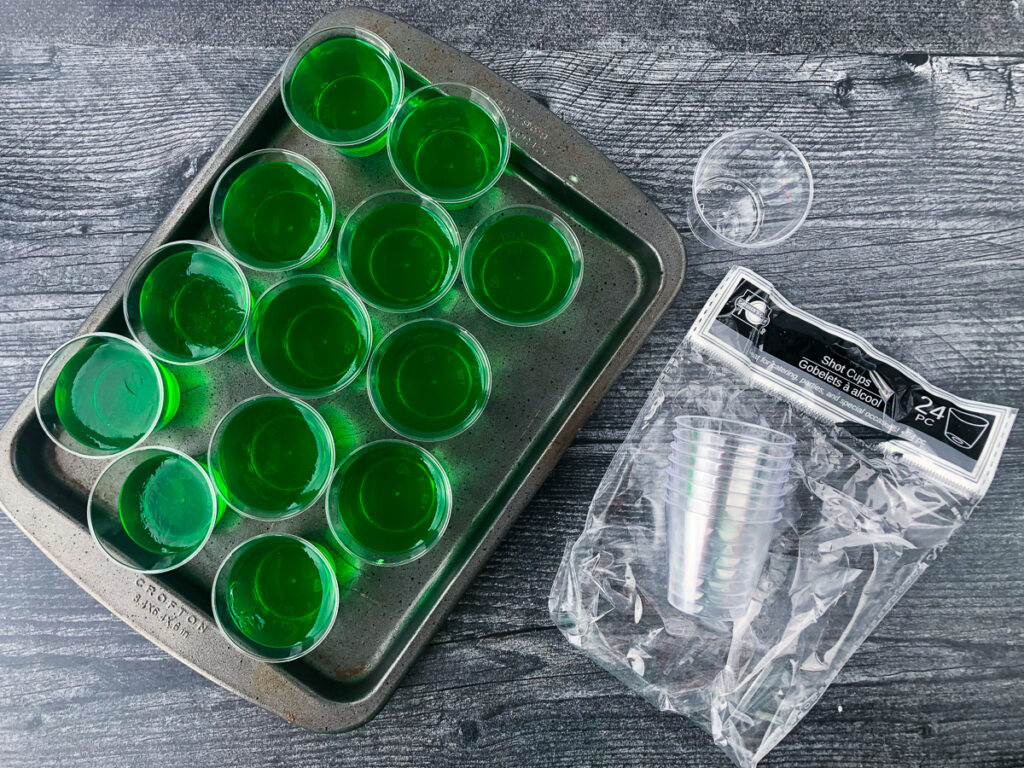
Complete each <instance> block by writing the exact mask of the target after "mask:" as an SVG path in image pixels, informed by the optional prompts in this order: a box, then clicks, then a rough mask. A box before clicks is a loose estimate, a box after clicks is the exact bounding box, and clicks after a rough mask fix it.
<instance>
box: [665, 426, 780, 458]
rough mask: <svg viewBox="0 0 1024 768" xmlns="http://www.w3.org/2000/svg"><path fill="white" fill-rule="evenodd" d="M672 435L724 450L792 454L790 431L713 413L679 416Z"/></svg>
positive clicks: (687, 441) (680, 440)
mask: <svg viewBox="0 0 1024 768" xmlns="http://www.w3.org/2000/svg"><path fill="white" fill-rule="evenodd" d="M675 425H676V426H675V429H674V430H673V431H672V436H673V437H674V438H675V440H676V441H677V442H686V443H690V444H697V445H702V446H708V447H714V448H721V449H723V450H733V451H736V450H741V449H742V450H748V451H756V452H757V453H759V454H762V455H765V456H779V457H782V456H792V455H793V446H794V444H795V443H796V441H795V440H794V439H793V437H792V436H791V435H787V434H785V433H784V432H779V431H777V430H774V429H770V428H768V427H762V426H761V425H760V424H751V423H748V422H742V421H736V420H735V419H722V418H716V417H712V416H677V417H676V419H675Z"/></svg>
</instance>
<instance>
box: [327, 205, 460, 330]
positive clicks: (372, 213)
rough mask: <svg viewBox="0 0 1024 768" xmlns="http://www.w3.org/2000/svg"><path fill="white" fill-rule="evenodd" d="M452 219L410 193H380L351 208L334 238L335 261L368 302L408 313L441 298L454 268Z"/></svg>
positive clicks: (456, 260)
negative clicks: (335, 244) (336, 241)
mask: <svg viewBox="0 0 1024 768" xmlns="http://www.w3.org/2000/svg"><path fill="white" fill-rule="evenodd" d="M460 243H461V239H460V237H459V230H458V227H456V226H455V222H454V221H452V217H451V216H450V215H449V214H448V212H447V211H445V209H444V208H442V207H441V206H440V205H438V204H437V203H435V202H434V201H433V200H431V199H429V198H426V197H423V196H422V195H419V194H417V193H415V192H408V191H404V190H402V191H394V192H381V193H380V194H376V195H373V196H371V197H368V198H367V199H366V200H364V201H363V202H361V203H360V204H359V205H357V206H356V207H355V209H353V211H352V212H351V213H350V214H349V215H348V217H347V218H346V219H345V222H344V223H343V224H342V226H341V233H340V234H339V236H338V263H339V265H340V266H341V271H342V274H344V275H345V279H346V280H347V281H348V283H349V285H351V286H352V288H353V289H354V290H355V291H356V293H358V294H359V296H360V297H361V298H362V299H363V301H365V302H366V303H367V304H369V305H370V306H373V307H376V308H377V309H381V310H384V311H385V312H414V311H416V310H420V309H425V308H426V307H429V306H430V305H432V304H434V303H436V302H437V301H439V300H440V299H441V297H442V296H444V295H445V294H446V293H447V292H448V291H449V289H451V287H452V285H453V284H454V283H455V278H456V276H457V275H458V271H459V248H460Z"/></svg>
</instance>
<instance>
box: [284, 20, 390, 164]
mask: <svg viewBox="0 0 1024 768" xmlns="http://www.w3.org/2000/svg"><path fill="white" fill-rule="evenodd" d="M404 94H405V75H404V74H403V72H402V64H401V62H399V60H398V57H397V56H396V55H395V52H394V51H393V50H391V47H390V46H389V45H388V44H387V43H386V42H384V40H382V39H381V38H380V37H378V36H377V35H375V34H374V33H373V32H370V31H369V30H366V29H361V28H359V27H331V28H329V29H322V30H319V31H317V32H314V33H313V34H311V35H309V37H307V38H305V39H304V40H302V41H301V42H300V43H299V44H298V45H297V46H295V49H294V50H293V51H292V52H291V54H290V55H289V56H288V59H287V61H286V62H285V65H284V70H283V71H282V73H281V99H282V101H283V102H284V108H285V111H286V112H287V113H288V116H289V117H290V118H291V120H292V122H293V123H295V125H296V126H298V128H299V129H300V130H301V131H303V132H304V133H306V134H308V135H309V136H312V137H313V138H314V139H316V140H318V141H322V142H324V143H326V144H330V145H331V146H333V147H335V148H336V149H338V150H340V151H341V152H343V153H345V154H346V155H351V156H354V157H365V156H366V155H372V154H374V153H376V152H379V151H380V150H382V149H384V143H385V140H386V134H387V129H388V126H389V125H390V124H391V121H392V119H394V116H395V113H396V112H397V111H398V106H399V104H401V102H402V96H403V95H404Z"/></svg>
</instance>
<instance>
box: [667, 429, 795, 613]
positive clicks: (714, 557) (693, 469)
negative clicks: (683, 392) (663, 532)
mask: <svg viewBox="0 0 1024 768" xmlns="http://www.w3.org/2000/svg"><path fill="white" fill-rule="evenodd" d="M672 434H673V441H672V444H671V447H670V452H669V454H670V455H669V463H668V467H667V472H666V495H665V497H664V505H665V516H666V519H667V523H668V582H669V583H668V598H669V602H670V603H671V604H672V605H673V606H675V607H676V608H677V609H679V610H681V611H683V612H685V613H690V614H693V615H698V616H703V617H705V618H709V619H715V620H730V619H735V618H736V617H737V616H738V615H740V614H741V613H742V612H743V611H745V610H746V607H747V604H748V603H749V599H750V595H751V594H752V592H753V590H754V588H755V586H756V584H757V580H758V578H759V577H760V574H761V570H762V568H763V567H764V561H765V558H766V557H767V553H768V547H769V545H770V543H771V540H772V536H773V534H774V528H775V525H776V523H777V522H778V521H779V520H780V519H781V517H782V514H781V512H782V508H783V505H784V495H785V483H786V480H787V478H788V475H789V466H790V461H791V459H792V456H793V453H794V451H793V446H794V444H795V440H794V439H793V437H792V436H790V435H787V434H785V433H782V432H778V431H776V430H773V429H768V428H766V427H761V426H759V425H757V424H748V423H745V422H739V421H734V420H729V419H717V418H711V417H705V416H681V417H678V418H676V419H675V429H674V430H673V433H672Z"/></svg>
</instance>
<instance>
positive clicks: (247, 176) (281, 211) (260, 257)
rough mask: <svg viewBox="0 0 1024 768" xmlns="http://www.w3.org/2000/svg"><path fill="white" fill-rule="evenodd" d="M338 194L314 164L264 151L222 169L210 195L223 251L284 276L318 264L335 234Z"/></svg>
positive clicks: (289, 154)
mask: <svg viewBox="0 0 1024 768" xmlns="http://www.w3.org/2000/svg"><path fill="white" fill-rule="evenodd" d="M335 215H336V207H335V201H334V192H333V190H332V189H331V184H330V182H329V181H328V180H327V177H326V176H324V174H323V172H322V171H321V170H320V169H319V168H317V167H316V165H314V164H313V162H312V161H311V160H308V159H307V158H305V157H303V156H302V155H299V154H297V153H295V152H290V151H288V150H285V149H260V150H257V151H255V152H250V153H249V154H248V155H243V156H242V157H240V158H238V159H237V160H235V162H233V163H232V164H231V165H229V166H228V167H227V168H225V169H224V172H223V173H222V174H221V175H220V178H218V179H217V183H216V184H215V185H214V187H213V193H212V194H211V195H210V224H211V226H212V227H213V234H214V236H215V237H216V238H217V242H218V243H219V244H220V246H221V247H222V248H223V249H224V250H225V251H227V252H228V253H230V254H231V255H232V256H234V257H235V258H236V259H238V261H239V262H241V263H242V264H243V265H244V266H246V267H249V268H250V269H256V270H262V271H266V272H280V271H282V270H285V269H294V268H296V267H302V266H307V265H310V264H313V263H315V262H316V261H317V260H318V259H320V258H322V257H323V255H324V254H325V253H326V252H327V250H328V248H329V245H330V239H331V232H332V231H333V230H334V218H335Z"/></svg>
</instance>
